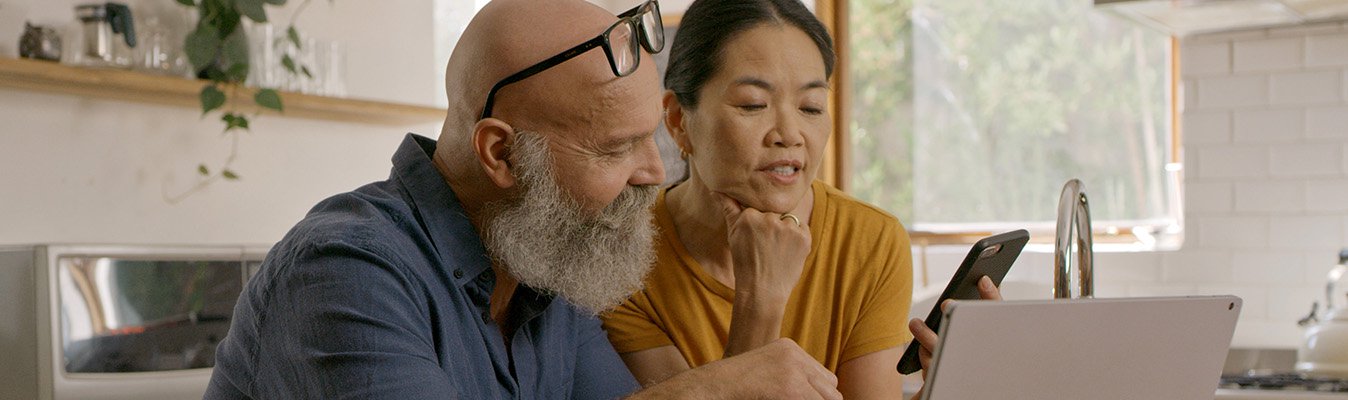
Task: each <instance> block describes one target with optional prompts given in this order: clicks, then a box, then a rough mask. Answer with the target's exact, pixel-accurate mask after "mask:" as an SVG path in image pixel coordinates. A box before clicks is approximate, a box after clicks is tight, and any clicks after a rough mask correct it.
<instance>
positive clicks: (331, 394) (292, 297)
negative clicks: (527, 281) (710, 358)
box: [205, 134, 637, 400]
mask: <svg viewBox="0 0 1348 400" xmlns="http://www.w3.org/2000/svg"><path fill="white" fill-rule="evenodd" d="M434 149H435V142H434V141H432V140H430V139H427V138H424V137H420V136H417V135H413V134H408V135H407V137H406V139H404V140H403V143H402V146H401V147H400V148H399V149H398V151H397V154H395V155H394V156H393V172H392V173H391V174H390V176H389V179H388V180H386V181H382V182H376V183H372V184H369V185H366V186H363V187H361V188H359V189H356V190H355V191H353V192H349V193H344V194H340V195H336V196H333V197H331V198H328V199H326V200H324V201H323V202H321V203H319V204H318V205H317V206H315V207H314V208H313V210H310V211H309V214H308V215H307V216H305V218H304V219H303V220H302V221H300V222H299V224H297V225H296V226H295V227H294V228H293V229H291V230H290V232H289V233H287V234H286V236H285V238H284V239H282V240H281V241H280V242H279V243H277V244H276V246H275V247H274V248H273V249H272V251H271V252H270V253H269V254H268V255H267V258H266V261H265V262H264V263H263V265H262V268H261V271H260V272H259V273H258V274H257V276H255V277H254V278H253V279H252V280H251V281H250V282H249V283H248V286H247V288H246V289H245V291H244V294H243V296H242V297H240V298H239V302H238V305H237V306H236V307H235V309H234V319H233V322H232V325H231V326H230V330H229V335H228V336H227V337H225V339H224V341H222V342H221V343H220V346H219V348H218V349H217V355H216V366H215V371H214V373H213V375H212V376H211V382H210V386H209V388H208V389H207V391H206V396H205V398H206V399H345V398H360V399H397V400H413V399H454V398H463V399H611V398H615V397H620V396H623V395H626V394H628V393H631V392H633V391H635V390H636V389H637V384H636V380H635V379H634V378H633V377H632V374H631V373H630V372H628V371H627V368H626V366H624V365H623V363H622V361H621V360H620V359H619V358H618V355H617V353H615V352H614V350H613V346H612V345H610V344H609V341H608V337H607V336H606V335H605V334H604V331H603V330H602V328H601V327H600V323H599V320H598V319H596V318H594V317H593V316H591V315H588V314H586V313H584V312H582V311H580V310H579V309H578V308H575V306H573V305H571V304H569V303H567V302H566V301H565V300H564V299H561V298H556V299H554V298H551V297H549V296H543V295H539V294H538V293H537V292H535V291H533V290H530V289H529V288H527V287H520V288H519V289H517V290H516V294H515V295H514V298H513V299H512V301H511V303H512V305H511V307H512V309H513V310H512V312H511V313H510V314H512V316H511V321H510V322H512V324H513V325H518V329H516V330H515V332H514V334H513V336H511V340H510V346H509V347H507V346H506V345H505V342H504V340H503V338H502V335H501V333H500V332H501V331H500V328H499V327H498V325H497V324H496V322H495V321H493V320H492V319H491V318H490V317H489V315H488V313H487V301H488V298H489V297H490V295H491V290H492V287H493V285H494V284H495V275H494V274H493V272H492V269H491V268H490V263H489V260H488V256H487V253H486V250H485V249H484V248H483V246H482V243H481V242H480V241H479V239H478V235H477V231H476V230H475V229H474V227H473V225H472V224H471V223H470V221H469V219H468V217H467V216H466V215H465V214H464V211H463V208H462V206H460V204H459V202H458V200H457V198H456V197H455V195H454V192H453V191H452V190H450V187H449V185H447V184H446V183H445V181H444V179H442V178H441V175H440V173H439V172H437V170H436V169H435V167H434V166H433V165H432V164H431V158H430V155H431V154H433V153H434ZM507 352H509V356H507Z"/></svg>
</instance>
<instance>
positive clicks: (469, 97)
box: [437, 0, 659, 161]
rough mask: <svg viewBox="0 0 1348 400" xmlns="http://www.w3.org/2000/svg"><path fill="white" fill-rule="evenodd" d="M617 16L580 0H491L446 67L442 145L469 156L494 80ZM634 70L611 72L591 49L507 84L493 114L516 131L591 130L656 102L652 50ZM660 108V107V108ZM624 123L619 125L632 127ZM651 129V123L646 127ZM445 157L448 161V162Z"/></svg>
mask: <svg viewBox="0 0 1348 400" xmlns="http://www.w3.org/2000/svg"><path fill="white" fill-rule="evenodd" d="M616 20H617V18H616V17H615V16H614V15H613V14H610V13H609V12H607V11H605V10H604V9H602V8H599V7H598V6H595V5H593V4H590V3H588V2H586V1H583V0H544V1H540V0H494V1H492V2H490V3H488V4H487V6H486V7H484V8H483V9H482V10H481V12H479V13H478V14H477V16H475V17H474V18H473V20H472V22H470V23H469V24H468V27H467V29H466V30H465V31H464V33H463V35H462V36H461V38H460V39H459V42H458V44H457V45H456V46H455V48H454V52H453V54H452V55H451V56H450V59H449V65H448V67H447V68H446V71H445V82H446V92H447V94H448V99H449V115H448V116H447V118H446V119H445V125H444V128H443V129H442V131H441V136H440V142H439V147H440V150H438V151H437V153H440V152H442V151H449V152H454V153H456V154H455V155H454V157H451V158H452V159H458V160H463V161H467V160H466V159H467V158H469V157H464V156H467V155H468V154H466V153H464V152H465V151H469V150H470V147H471V145H469V142H470V140H471V138H470V137H471V136H472V135H473V130H474V125H475V124H476V123H477V122H478V117H479V115H480V113H481V112H482V108H483V106H484V105H485V103H486V100H487V94H488V92H489V91H490V89H491V87H492V85H494V84H496V82H498V81H500V80H501V79H503V78H505V77H507V76H510V75H511V74H514V73H516V72H519V71H520V70H523V69H525V68H528V67H529V66H531V65H534V64H535V63H538V62H539V61H542V60H545V59H547V58H548V57H552V56H553V55H556V54H558V53H560V52H562V51H564V50H566V49H569V48H571V47H573V46H575V45H578V44H580V43H583V42H585V41H587V40H590V39H592V38H594V37H595V36H597V35H599V34H600V33H603V32H604V29H606V28H608V27H609V26H611V25H612V24H613V23H614V21H616ZM642 57H643V58H644V60H642V61H643V62H642V63H641V64H642V65H641V66H640V68H639V69H638V71H637V72H635V73H633V74H632V75H629V76H628V77H624V78H617V77H614V76H613V72H612V70H611V69H610V67H609V64H608V60H607V58H606V56H605V54H604V51H603V49H599V48H595V49H591V50H590V51H588V52H586V53H585V54H582V55H580V56H578V57H576V58H573V59H571V60H568V61H566V62H564V63H562V64H560V65H557V66H555V67H552V68H550V69H548V70H546V71H543V72H542V73H539V74H537V75H534V76H532V77H529V78H527V79H525V80H523V81H519V82H516V83H513V84H510V85H507V86H505V87H504V88H502V89H501V90H500V91H499V92H497V94H496V99H495V105H494V107H493V111H492V117H493V118H496V119H499V120H501V121H504V122H505V123H507V124H509V125H510V126H511V127H513V128H515V129H523V130H530V131H538V132H541V133H544V134H566V133H568V132H578V131H593V130H595V128H596V125H602V124H606V123H613V121H609V119H611V118H612V117H613V114H615V113H621V112H624V111H626V110H631V109H633V108H638V109H639V108H641V107H644V106H646V104H644V103H643V102H650V106H651V107H656V108H658V107H659V103H658V102H659V99H658V97H659V82H658V77H657V76H655V75H656V73H655V69H654V65H653V64H654V62H653V61H652V60H651V59H650V58H649V55H647V54H642ZM657 112H658V111H657ZM633 128H636V127H623V128H620V129H633ZM651 128H654V125H652V126H651ZM446 161H448V160H446Z"/></svg>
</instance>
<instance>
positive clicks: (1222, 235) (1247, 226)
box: [1189, 217, 1269, 266]
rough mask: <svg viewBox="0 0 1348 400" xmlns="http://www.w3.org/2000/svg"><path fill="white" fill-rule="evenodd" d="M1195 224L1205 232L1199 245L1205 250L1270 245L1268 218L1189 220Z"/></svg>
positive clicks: (1203, 218) (1206, 218)
mask: <svg viewBox="0 0 1348 400" xmlns="http://www.w3.org/2000/svg"><path fill="white" fill-rule="evenodd" d="M1195 222H1197V223H1198V225H1199V226H1200V227H1201V229H1202V230H1203V236H1202V238H1201V240H1200V241H1199V243H1198V245H1199V246H1200V248H1203V249H1250V248H1264V247H1265V246H1267V245H1268V243H1269V228H1268V227H1269V225H1268V222H1269V221H1268V217H1202V218H1191V219H1190V220H1189V223H1195ZM1228 266H1229V264H1228Z"/></svg>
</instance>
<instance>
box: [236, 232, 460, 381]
mask: <svg viewBox="0 0 1348 400" xmlns="http://www.w3.org/2000/svg"><path fill="white" fill-rule="evenodd" d="M300 253H301V254H298V255H297V256H296V258H295V259H294V260H293V263H291V264H290V265H288V266H286V268H284V269H282V270H280V271H278V272H277V273H276V274H275V277H274V279H272V280H271V285H270V286H269V287H267V290H266V291H265V293H266V295H264V296H262V297H261V298H259V299H257V300H260V301H256V302H255V303H253V304H251V305H252V306H253V307H255V308H257V309H258V310H259V312H260V314H259V316H258V318H257V320H256V321H254V323H255V324H256V326H257V338H256V340H257V348H256V352H255V353H254V357H255V360H254V361H255V364H254V366H255V368H256V370H257V373H256V375H255V376H254V377H253V380H252V382H249V386H250V387H251V389H252V390H250V391H249V392H251V394H252V397H253V398H264V399H286V398H289V399H301V398H311V399H318V398H323V399H440V398H453V397H455V396H454V395H453V393H455V392H456V391H455V390H454V383H453V379H454V378H453V377H451V376H447V375H446V374H445V373H444V371H443V370H442V369H441V368H440V365H439V363H438V362H437V361H436V360H435V359H433V355H434V354H436V352H435V348H434V346H433V345H432V343H434V341H433V337H432V336H433V335H432V333H431V327H430V325H429V323H428V322H427V321H428V320H429V319H428V317H427V315H426V309H425V306H424V304H426V301H424V300H425V299H421V298H418V296H419V294H418V292H416V291H415V290H412V288H413V287H414V286H415V285H414V284H413V283H412V282H411V281H410V280H409V278H408V277H407V275H406V274H405V273H404V272H403V271H401V270H400V269H399V268H397V267H396V262H395V261H393V260H390V259H387V258H385V257H381V256H380V255H378V254H373V253H372V252H370V251H367V250H364V249H358V248H355V247H352V246H348V245H344V244H332V245H319V246H315V248H312V249H306V250H301V251H300Z"/></svg>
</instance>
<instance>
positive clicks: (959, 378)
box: [922, 296, 1241, 400]
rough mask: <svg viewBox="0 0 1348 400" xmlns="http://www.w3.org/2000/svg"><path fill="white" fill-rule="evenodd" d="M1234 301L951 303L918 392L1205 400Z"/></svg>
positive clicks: (1226, 343)
mask: <svg viewBox="0 0 1348 400" xmlns="http://www.w3.org/2000/svg"><path fill="white" fill-rule="evenodd" d="M1240 306H1241V300H1240V298H1238V297H1235V296H1205V297H1153V298H1120V299H1073V300H1031V301H956V302H954V303H953V304H952V305H951V306H950V309H949V310H948V311H947V313H946V316H945V318H944V321H943V322H942V324H941V330H940V332H941V341H940V343H939V344H938V345H937V348H936V351H935V352H934V354H933V359H932V360H933V365H932V366H931V371H929V372H928V377H927V382H926V384H925V388H924V390H923V397H922V398H923V399H924V400H954V399H1098V400H1111V399H1168V400H1185V399H1203V400H1211V399H1212V398H1213V396H1214V393H1215V392H1216V390H1217V383H1218V379H1219V378H1220V377H1221V374H1222V364H1223V362H1224V361H1225V360H1226V353H1227V348H1228V347H1230V345H1231V335H1232V334H1233V333H1234V332H1235V328H1236V319H1237V317H1239V316H1240Z"/></svg>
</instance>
